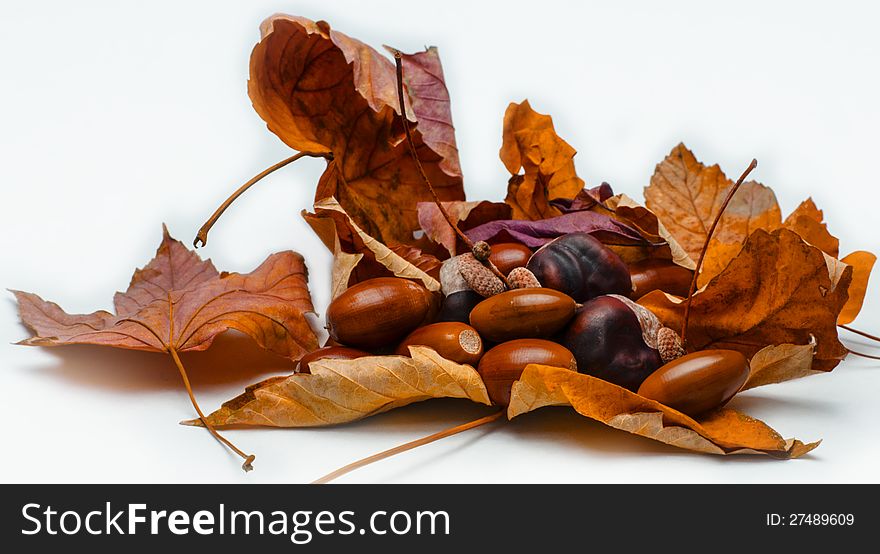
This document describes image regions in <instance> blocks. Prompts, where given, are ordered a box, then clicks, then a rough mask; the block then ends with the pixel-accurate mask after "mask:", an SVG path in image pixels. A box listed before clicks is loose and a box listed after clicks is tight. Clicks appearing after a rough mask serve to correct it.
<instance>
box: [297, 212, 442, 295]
mask: <svg viewBox="0 0 880 554" xmlns="http://www.w3.org/2000/svg"><path fill="white" fill-rule="evenodd" d="M314 209H315V213H309V212H307V211H305V210H303V212H302V216H303V218H305V220H306V222H307V223H308V224H309V225H310V226H311V227H312V229H313V230H314V231H315V233H316V234H317V235H318V237H319V238H320V239H321V241H322V242H323V243H324V244H325V245H326V246H327V248H329V249H330V250H331V251H332V252H333V253H334V262H333V270H332V275H333V284H332V287H331V288H332V290H333V291H334V294H338V293H339V292H342V291H343V290H345V289H346V288H348V287H349V286H350V285H353V284H355V283H358V282H360V281H364V280H366V279H371V278H373V277H380V276H385V275H394V276H396V277H403V278H405V279H415V280H418V281H421V282H422V283H423V284H424V285H425V287H427V288H428V290H431V291H438V290H440V282H439V281H438V280H437V278H436V277H432V276H431V275H430V274H429V273H428V272H431V273H434V274H435V275H437V276H439V273H440V261H439V260H437V259H436V258H434V257H433V256H430V255H427V254H424V253H422V252H420V251H419V250H418V249H417V248H414V247H405V248H389V247H388V246H386V245H384V244H383V243H381V242H379V241H378V240H376V239H375V238H373V237H371V236H370V235H368V234H367V233H365V232H364V231H363V230H362V229H361V228H360V227H359V226H358V225H357V223H355V222H354V220H353V219H352V218H351V217H349V215H348V214H347V213H346V212H345V210H344V209H343V208H342V206H340V205H339V202H337V201H336V199H335V198H325V199H323V200H321V201H319V202H317V203H316V204H315V208H314ZM422 268H424V270H423V269H422ZM334 297H335V296H334Z"/></svg>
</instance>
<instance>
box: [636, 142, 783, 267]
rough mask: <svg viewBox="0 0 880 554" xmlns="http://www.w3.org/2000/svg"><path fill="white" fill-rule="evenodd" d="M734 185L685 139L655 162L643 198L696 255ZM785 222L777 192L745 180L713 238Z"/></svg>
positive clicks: (730, 238)
mask: <svg viewBox="0 0 880 554" xmlns="http://www.w3.org/2000/svg"><path fill="white" fill-rule="evenodd" d="M732 186H733V182H731V181H730V179H728V178H727V177H726V176H725V175H724V173H723V172H722V171H721V168H719V167H718V165H713V166H709V167H707V166H705V165H703V164H702V163H700V162H699V161H698V160H697V159H696V157H694V155H693V153H692V152H691V151H690V150H688V149H687V147H685V145H684V144H679V145H678V146H676V147H675V148H673V149H672V152H670V153H669V155H668V156H666V159H665V160H663V161H662V162H660V163H659V164H657V168H656V169H655V171H654V175H653V176H652V177H651V183H650V185H649V186H647V187H646V188H645V203H646V205H647V207H648V208H649V209H650V210H651V211H653V212H654V213H655V214H657V217H659V218H660V221H661V222H663V224H664V225H665V226H666V228H667V229H668V230H669V232H670V233H671V234H672V236H674V237H675V238H676V239H677V240H678V242H679V244H681V246H682V247H683V248H684V250H685V251H686V252H687V253H688V255H690V257H691V258H692V259H694V260H696V259H697V258H699V256H700V250H702V247H703V243H705V242H706V236H707V235H708V232H709V228H710V227H711V226H712V222H713V221H714V219H715V217H716V216H717V215H718V211H719V210H720V209H721V204H722V203H723V202H724V198H725V196H727V193H728V191H729V189H730V187H732ZM781 222H782V213H781V211H780V209H779V204H778V203H777V202H776V195H774V194H773V191H772V190H770V188H768V187H765V186H764V185H762V184H760V183H757V182H755V181H746V182H745V183H743V185H742V187H741V188H740V190H739V191H738V192H737V193H736V195H735V196H734V197H733V199H731V201H730V204H729V205H728V207H727V210H725V212H724V214H723V215H722V216H721V220H720V221H719V222H718V227H717V229H716V230H715V234H714V235H713V237H714V239H716V240H718V241H719V242H722V243H729V244H739V243H742V242H744V241H745V240H746V238H747V237H748V236H749V235H751V233H752V231H754V230H755V229H776V228H777V227H779V226H780V224H781Z"/></svg>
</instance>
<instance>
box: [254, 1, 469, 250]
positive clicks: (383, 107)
mask: <svg viewBox="0 0 880 554" xmlns="http://www.w3.org/2000/svg"><path fill="white" fill-rule="evenodd" d="M260 31H261V35H262V36H261V39H260V42H259V43H258V44H257V45H256V46H255V47H254V50H253V52H252V54H251V64H250V80H249V81H248V93H249V95H250V97H251V100H252V102H253V105H254V109H256V111H257V113H258V114H259V115H260V117H262V118H263V119H264V120H265V121H266V123H267V124H268V126H269V130H270V131H272V132H273V133H275V134H276V135H278V137H279V138H280V139H281V140H282V141H284V142H285V143H286V144H287V145H288V146H290V147H291V148H294V149H296V150H300V151H309V152H330V153H332V155H333V157H332V160H329V161H328V165H327V169H326V170H325V172H324V174H323V175H322V176H321V179H320V181H319V183H318V188H317V191H316V194H315V200H316V201H318V200H321V199H324V198H327V197H331V196H332V197H335V198H336V199H337V200H338V201H339V203H340V205H341V206H342V207H343V208H344V209H345V211H346V212H347V213H348V214H349V215H350V216H351V217H352V219H353V220H354V221H355V222H356V223H357V224H358V226H359V227H360V228H361V229H363V230H364V231H365V232H366V233H368V234H369V235H370V236H373V237H375V238H376V239H377V240H380V241H382V242H384V243H386V244H390V243H392V242H394V243H403V244H412V243H413V242H414V238H413V232H414V231H416V230H418V229H419V224H418V216H417V213H416V203H417V202H419V201H428V200H431V195H430V192H429V191H428V188H427V187H426V186H425V183H424V182H423V181H422V177H421V175H420V173H419V171H418V168H417V167H416V164H415V162H414V160H413V159H412V156H411V154H410V151H409V146H408V145H407V144H406V142H405V141H404V135H403V128H402V125H401V122H400V120H399V118H398V115H397V114H398V113H399V112H398V99H397V77H396V70H395V67H394V64H393V63H392V61H391V60H390V59H389V58H388V57H386V56H384V55H382V54H380V53H379V52H377V51H376V50H374V49H373V48H371V47H369V46H367V45H366V44H364V43H362V42H360V41H358V40H355V39H353V38H351V37H348V36H346V35H344V34H342V33H340V32H339V31H336V30H333V29H331V28H330V25H329V24H327V23H326V22H324V21H319V22H314V21H311V20H309V19H306V18H304V17H296V16H288V15H275V16H272V17H270V18H268V19H267V20H266V21H264V22H263V23H262V25H261V26H260ZM404 62H405V68H406V69H407V71H405V73H404V81H405V83H406V82H409V84H410V85H411V86H412V88H409V87H408V88H407V90H405V94H404V96H405V97H406V99H408V101H409V104H408V105H409V107H410V108H411V110H410V109H408V110H407V118H408V119H409V120H411V121H414V122H416V128H415V130H414V131H413V135H414V140H415V142H416V148H417V153H418V156H419V158H420V160H421V163H422V166H423V167H424V169H425V172H426V173H427V175H428V177H429V178H430V180H431V183H432V184H433V186H434V188H435V190H436V191H437V195H438V196H439V197H440V199H441V200H445V201H449V200H463V199H464V189H463V187H462V179H461V172H460V169H459V163H458V153H457V149H456V147H455V142H454V137H453V134H452V121H451V119H450V112H449V109H448V98H449V97H448V93H447V91H446V86H445V84H444V82H443V78H442V72H440V71H439V69H440V65H439V59H438V58H437V54H436V51H431V50H429V51H428V52H425V53H423V54H422V55H418V54H417V55H413V56H408V57H407V58H405V60H404ZM428 73H431V74H430V75H428ZM418 93H422V94H424V95H425V97H424V98H419V99H418V100H414V98H415V97H416V96H417V94H418ZM435 149H436V150H435Z"/></svg>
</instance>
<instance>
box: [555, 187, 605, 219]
mask: <svg viewBox="0 0 880 554" xmlns="http://www.w3.org/2000/svg"><path fill="white" fill-rule="evenodd" d="M612 196H614V191H613V190H612V189H611V185H609V184H608V183H602V184H601V185H599V186H598V187H593V188H591V189H586V188H585V189H583V190H581V191H580V192H579V193H577V196H575V197H574V198H557V199H555V200H551V201H550V204H551V205H552V206H554V207H555V208H557V209H559V211H561V212H562V213H564V214H567V213H570V212H579V211H581V210H589V209H590V208H592V207H593V206H595V205H596V204H601V203H602V202H604V201H606V200H608V199H609V198H611V197H612Z"/></svg>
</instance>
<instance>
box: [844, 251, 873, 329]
mask: <svg viewBox="0 0 880 554" xmlns="http://www.w3.org/2000/svg"><path fill="white" fill-rule="evenodd" d="M841 261H842V262H843V263H845V264H847V265H849V266H851V267H852V268H853V272H852V283H851V284H850V286H849V291H848V292H849V299H848V300H847V301H846V304H845V305H844V306H843V309H842V310H841V311H840V316H839V317H838V318H837V323H838V324H840V325H846V324H847V323H852V322H853V321H854V320H855V319H856V316H858V315H859V312H860V311H862V303H863V302H864V301H865V294H866V293H867V291H868V279H869V278H870V277H871V269H873V267H874V262H876V261H877V256H875V255H874V254H871V253H870V252H864V251H862V250H859V251H856V252H853V253H852V254H850V255H848V256H846V257H845V258H843V259H842V260H841Z"/></svg>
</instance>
